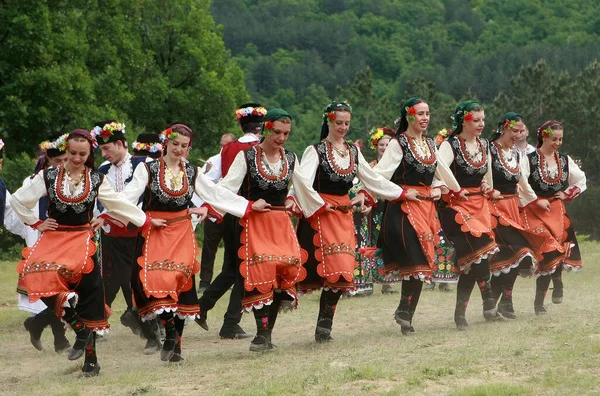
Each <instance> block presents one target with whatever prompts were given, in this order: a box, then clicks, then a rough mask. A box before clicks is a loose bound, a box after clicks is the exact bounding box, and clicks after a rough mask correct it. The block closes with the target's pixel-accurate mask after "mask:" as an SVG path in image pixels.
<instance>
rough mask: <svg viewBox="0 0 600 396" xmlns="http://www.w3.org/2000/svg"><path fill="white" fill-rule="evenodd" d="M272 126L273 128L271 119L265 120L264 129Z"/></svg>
mask: <svg viewBox="0 0 600 396" xmlns="http://www.w3.org/2000/svg"><path fill="white" fill-rule="evenodd" d="M272 128H273V122H272V121H267V122H265V129H272Z"/></svg>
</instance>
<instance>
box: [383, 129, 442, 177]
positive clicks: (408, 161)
mask: <svg viewBox="0 0 600 396" xmlns="http://www.w3.org/2000/svg"><path fill="white" fill-rule="evenodd" d="M397 139H398V143H399V144H400V147H401V148H402V153H403V155H402V161H401V162H400V164H399V165H398V168H396V170H395V171H394V174H393V175H392V178H391V181H393V182H394V183H396V184H403V185H409V186H418V185H421V184H424V185H426V186H431V183H432V182H433V176H434V175H435V169H436V167H437V157H436V156H435V143H434V141H433V139H432V138H430V137H426V140H427V145H428V146H429V151H430V152H431V157H430V158H422V157H421V155H420V154H419V151H417V150H418V149H417V147H416V146H415V144H414V142H413V141H412V139H410V138H409V137H408V136H406V134H404V133H402V134H401V135H400V136H398V137H397Z"/></svg>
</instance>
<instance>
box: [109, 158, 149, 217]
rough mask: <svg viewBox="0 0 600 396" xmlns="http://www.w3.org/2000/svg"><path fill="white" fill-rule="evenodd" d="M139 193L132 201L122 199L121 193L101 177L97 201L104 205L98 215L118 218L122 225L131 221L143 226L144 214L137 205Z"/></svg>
mask: <svg viewBox="0 0 600 396" xmlns="http://www.w3.org/2000/svg"><path fill="white" fill-rule="evenodd" d="M138 168H141V167H140V166H138ZM143 168H145V167H143ZM140 195H141V194H139V195H138V196H137V198H136V199H135V200H134V201H130V200H126V199H123V197H122V196H121V194H119V193H117V192H115V190H113V188H112V187H111V185H110V183H109V182H108V180H107V179H106V177H104V178H102V183H101V184H100V187H99V189H98V201H100V203H101V204H102V206H103V207H104V211H103V212H102V214H101V215H100V216H99V217H104V218H106V217H108V218H109V219H115V220H118V221H119V222H121V223H122V225H127V223H132V224H134V225H136V226H138V227H141V226H143V225H144V224H145V223H146V214H145V213H144V212H143V211H142V210H141V209H140V208H138V207H137V202H138V198H139V197H140Z"/></svg>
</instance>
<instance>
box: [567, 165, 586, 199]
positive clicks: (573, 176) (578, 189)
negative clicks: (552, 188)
mask: <svg viewBox="0 0 600 396" xmlns="http://www.w3.org/2000/svg"><path fill="white" fill-rule="evenodd" d="M567 159H568V161H569V176H568V178H567V181H568V182H569V188H567V190H566V191H565V194H566V195H567V199H566V201H571V200H572V199H574V198H576V197H577V196H578V195H579V194H581V193H582V192H584V191H585V190H587V180H586V177H585V173H583V171H582V170H581V169H580V168H579V166H578V165H577V164H576V163H575V161H573V159H572V158H571V157H567Z"/></svg>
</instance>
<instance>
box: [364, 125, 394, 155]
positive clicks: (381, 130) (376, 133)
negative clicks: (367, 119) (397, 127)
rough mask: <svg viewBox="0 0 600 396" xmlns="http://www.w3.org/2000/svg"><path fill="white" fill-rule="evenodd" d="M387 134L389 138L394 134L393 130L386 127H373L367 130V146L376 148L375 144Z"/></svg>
mask: <svg viewBox="0 0 600 396" xmlns="http://www.w3.org/2000/svg"><path fill="white" fill-rule="evenodd" d="M384 136H389V137H390V138H391V137H393V136H394V131H393V130H391V129H390V128H388V127H373V128H371V131H370V132H369V147H371V148H372V149H373V150H377V145H378V144H379V141H380V140H381V138H382V137H384Z"/></svg>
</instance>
